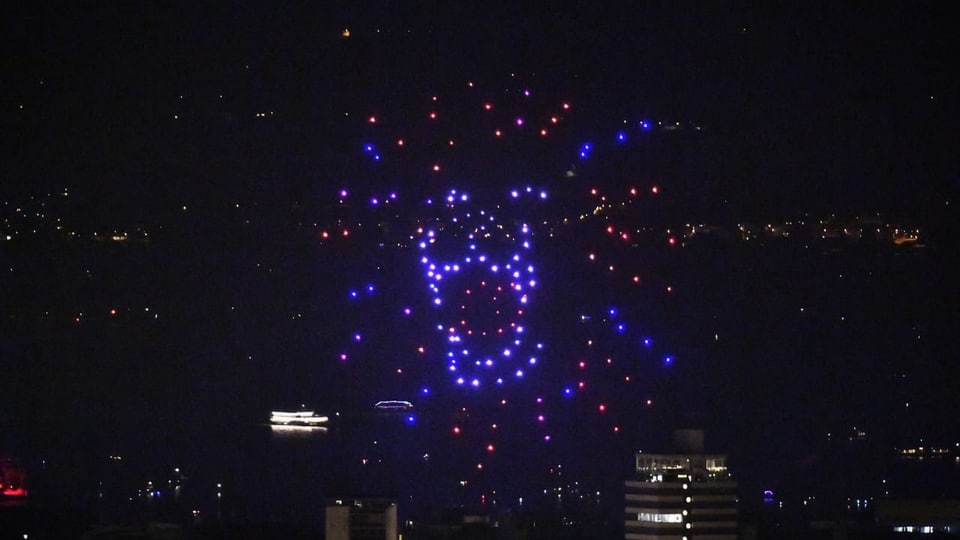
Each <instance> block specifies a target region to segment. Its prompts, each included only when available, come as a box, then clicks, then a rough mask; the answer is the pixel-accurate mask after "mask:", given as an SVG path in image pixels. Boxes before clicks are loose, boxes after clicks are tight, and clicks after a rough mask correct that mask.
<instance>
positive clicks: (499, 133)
mask: <svg viewBox="0 0 960 540" xmlns="http://www.w3.org/2000/svg"><path fill="white" fill-rule="evenodd" d="M493 134H494V135H495V136H497V137H499V136H501V135H503V132H502V131H500V130H499V129H498V130H496V131H494V132H493Z"/></svg>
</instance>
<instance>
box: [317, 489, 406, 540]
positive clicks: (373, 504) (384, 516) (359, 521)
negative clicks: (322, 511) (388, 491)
mask: <svg viewBox="0 0 960 540" xmlns="http://www.w3.org/2000/svg"><path fill="white" fill-rule="evenodd" d="M325 529H326V533H325V536H324V538H326V540H397V504H396V502H395V501H394V500H393V499H369V498H368V499H336V500H332V501H329V502H328V503H327V507H326V526H325Z"/></svg>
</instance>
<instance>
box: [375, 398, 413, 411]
mask: <svg viewBox="0 0 960 540" xmlns="http://www.w3.org/2000/svg"><path fill="white" fill-rule="evenodd" d="M373 408H374V409H376V410H378V411H384V412H404V411H409V410H410V409H412V408H413V403H410V402H409V401H401V400H395V399H391V400H386V401H378V402H377V403H376V404H375V405H374V406H373Z"/></svg>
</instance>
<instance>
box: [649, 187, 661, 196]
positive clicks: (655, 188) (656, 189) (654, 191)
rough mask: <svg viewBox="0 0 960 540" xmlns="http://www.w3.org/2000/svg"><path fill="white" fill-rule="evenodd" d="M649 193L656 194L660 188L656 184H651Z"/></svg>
mask: <svg viewBox="0 0 960 540" xmlns="http://www.w3.org/2000/svg"><path fill="white" fill-rule="evenodd" d="M650 193H653V194H654V195H656V194H657V193H660V188H658V187H657V186H653V187H652V188H650Z"/></svg>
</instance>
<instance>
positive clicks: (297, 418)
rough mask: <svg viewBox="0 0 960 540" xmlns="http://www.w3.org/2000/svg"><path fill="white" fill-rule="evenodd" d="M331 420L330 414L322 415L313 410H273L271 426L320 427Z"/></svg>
mask: <svg viewBox="0 0 960 540" xmlns="http://www.w3.org/2000/svg"><path fill="white" fill-rule="evenodd" d="M329 421H330V417H329V416H320V415H318V414H317V413H315V412H313V411H271V412H270V425H271V426H303V427H320V426H322V425H323V424H326V423H327V422H329Z"/></svg>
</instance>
